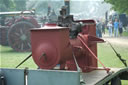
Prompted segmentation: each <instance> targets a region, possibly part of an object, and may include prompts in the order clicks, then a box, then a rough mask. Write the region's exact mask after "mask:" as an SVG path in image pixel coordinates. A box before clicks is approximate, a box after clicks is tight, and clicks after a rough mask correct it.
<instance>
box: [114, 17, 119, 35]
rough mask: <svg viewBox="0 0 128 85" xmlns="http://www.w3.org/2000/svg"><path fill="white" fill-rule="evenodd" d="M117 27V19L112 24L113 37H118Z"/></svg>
mask: <svg viewBox="0 0 128 85" xmlns="http://www.w3.org/2000/svg"><path fill="white" fill-rule="evenodd" d="M118 27H119V22H118V20H117V19H115V22H114V36H115V37H118Z"/></svg>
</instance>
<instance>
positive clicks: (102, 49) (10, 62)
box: [0, 43, 128, 85]
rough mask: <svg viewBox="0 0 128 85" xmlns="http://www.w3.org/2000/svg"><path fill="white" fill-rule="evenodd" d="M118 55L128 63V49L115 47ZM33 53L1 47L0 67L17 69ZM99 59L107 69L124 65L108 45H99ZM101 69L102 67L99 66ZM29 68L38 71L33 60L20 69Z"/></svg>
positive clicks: (124, 83)
mask: <svg viewBox="0 0 128 85" xmlns="http://www.w3.org/2000/svg"><path fill="white" fill-rule="evenodd" d="M113 46H114V47H115V49H116V51H117V52H118V53H120V54H121V55H122V58H124V59H126V60H127V63H128V47H125V46H119V45H113ZM30 53H31V52H24V53H20V52H15V51H13V50H12V49H11V48H10V47H8V46H1V45H0V62H1V63H0V67H2V68H15V67H16V66H17V65H18V64H19V63H20V62H21V61H22V60H23V59H25V58H26V57H27V56H28V55H30ZM98 57H99V59H100V61H101V62H102V63H103V64H104V65H105V66H106V67H115V68H123V67H124V65H123V64H122V63H121V61H120V60H119V59H118V57H116V55H115V53H114V51H113V50H112V49H111V47H110V46H109V45H108V44H105V43H103V44H98ZM99 66H100V67H101V65H100V64H99ZM25 67H29V68H30V69H37V66H36V65H35V63H34V61H33V60H32V58H30V59H29V60H28V61H26V62H25V63H24V64H23V65H21V66H20V67H19V68H25ZM127 83H128V81H123V84H122V85H128V84H127Z"/></svg>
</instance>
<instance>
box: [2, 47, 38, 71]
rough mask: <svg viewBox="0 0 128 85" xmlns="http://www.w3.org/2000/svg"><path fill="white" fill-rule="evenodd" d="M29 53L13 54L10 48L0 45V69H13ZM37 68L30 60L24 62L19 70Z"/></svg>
mask: <svg viewBox="0 0 128 85" xmlns="http://www.w3.org/2000/svg"><path fill="white" fill-rule="evenodd" d="M30 53H31V52H24V53H20V52H15V51H13V50H12V48H10V47H7V46H1V45H0V62H1V63H0V67H2V68H15V67H16V66H17V65H18V64H19V63H20V62H21V61H22V60H24V59H25V58H26V57H27V56H28V55H30ZM25 67H29V68H33V69H34V68H35V69H36V68H37V66H36V65H35V63H34V61H33V60H32V58H30V59H29V60H28V61H26V62H25V63H24V64H23V65H21V66H20V67H19V68H25Z"/></svg>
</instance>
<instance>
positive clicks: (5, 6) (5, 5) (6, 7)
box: [0, 0, 15, 12]
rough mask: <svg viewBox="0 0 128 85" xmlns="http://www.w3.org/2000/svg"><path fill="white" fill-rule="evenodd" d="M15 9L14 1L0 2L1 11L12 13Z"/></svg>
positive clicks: (5, 0) (0, 0) (4, 0)
mask: <svg viewBox="0 0 128 85" xmlns="http://www.w3.org/2000/svg"><path fill="white" fill-rule="evenodd" d="M14 7H15V5H14V2H13V0H0V11H1V12H2V11H11V10H13V9H14Z"/></svg>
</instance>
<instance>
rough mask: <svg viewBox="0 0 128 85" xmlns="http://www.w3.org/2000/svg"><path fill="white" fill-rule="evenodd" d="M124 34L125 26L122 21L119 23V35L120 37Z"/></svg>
mask: <svg viewBox="0 0 128 85" xmlns="http://www.w3.org/2000/svg"><path fill="white" fill-rule="evenodd" d="M122 32H123V24H122V22H121V21H119V34H120V36H122Z"/></svg>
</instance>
